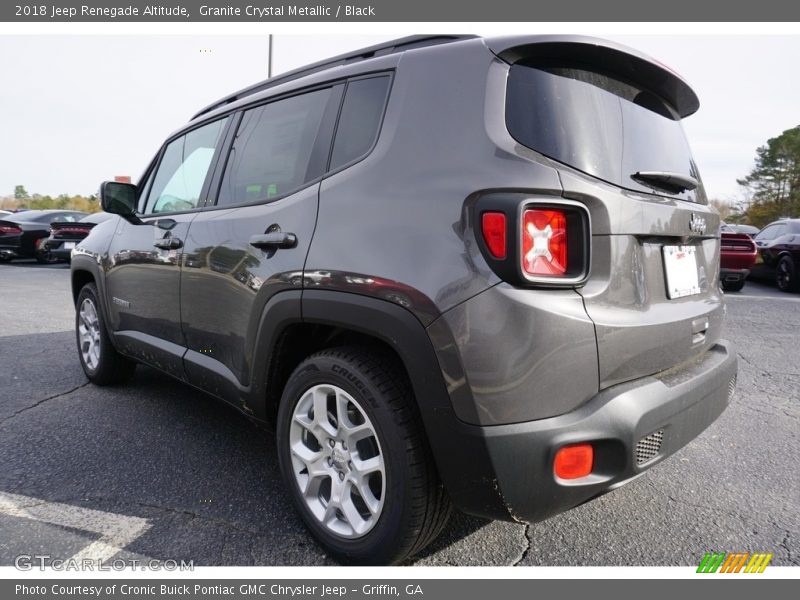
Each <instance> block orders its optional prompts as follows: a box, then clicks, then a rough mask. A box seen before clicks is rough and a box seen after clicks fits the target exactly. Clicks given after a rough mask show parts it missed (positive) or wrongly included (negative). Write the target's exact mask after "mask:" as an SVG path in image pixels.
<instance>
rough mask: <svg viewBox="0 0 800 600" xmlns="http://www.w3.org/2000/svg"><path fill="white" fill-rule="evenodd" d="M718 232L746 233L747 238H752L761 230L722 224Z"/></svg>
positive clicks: (747, 226)
mask: <svg viewBox="0 0 800 600" xmlns="http://www.w3.org/2000/svg"><path fill="white" fill-rule="evenodd" d="M720 231H727V232H729V233H746V234H747V235H749V236H754V235H756V234H757V233H758V232H759V231H761V230H760V229H759V228H758V227H755V226H754V225H739V224H735V223H723V224H722V226H721V227H720Z"/></svg>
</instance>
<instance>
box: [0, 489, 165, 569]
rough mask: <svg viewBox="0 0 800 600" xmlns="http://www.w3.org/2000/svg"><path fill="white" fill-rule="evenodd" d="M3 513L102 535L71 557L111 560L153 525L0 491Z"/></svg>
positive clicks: (143, 520)
mask: <svg viewBox="0 0 800 600" xmlns="http://www.w3.org/2000/svg"><path fill="white" fill-rule="evenodd" d="M0 514H5V515H9V516H12V517H21V518H24V519H32V520H34V521H40V522H42V523H49V524H51V525H59V526H61V527H70V528H72V529H78V530H82V531H88V532H91V533H95V534H97V535H99V536H100V538H99V539H97V540H95V541H93V542H92V543H91V544H89V545H88V546H86V547H85V548H83V549H82V550H80V551H79V552H77V553H76V554H75V555H74V556H71V557H70V559H74V560H83V559H92V560H109V559H110V558H111V557H113V556H114V555H116V554H117V553H119V552H120V551H121V550H122V549H124V548H125V547H126V546H127V545H128V544H130V543H131V542H133V541H134V540H136V539H137V538H138V537H140V536H141V535H142V534H143V533H144V532H145V531H147V530H148V529H150V523H148V521H147V519H143V518H140V517H129V516H127V515H118V514H115V513H110V512H104V511H101V510H93V509H90V508H81V507H78V506H72V505H70V504H61V503H59V502H47V501H45V500H41V499H39V498H31V497H29V496H20V495H18V494H8V493H6V492H0Z"/></svg>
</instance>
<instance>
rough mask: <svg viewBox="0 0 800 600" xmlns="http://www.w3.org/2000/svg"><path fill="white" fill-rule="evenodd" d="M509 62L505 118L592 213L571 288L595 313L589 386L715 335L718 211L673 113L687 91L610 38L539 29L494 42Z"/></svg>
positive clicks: (688, 101)
mask: <svg viewBox="0 0 800 600" xmlns="http://www.w3.org/2000/svg"><path fill="white" fill-rule="evenodd" d="M495 51H496V52H497V54H498V56H500V57H501V58H503V59H504V60H507V61H508V62H511V63H512V64H511V67H510V72H509V77H508V82H507V92H506V125H507V127H508V130H509V132H510V133H511V135H512V136H513V137H514V138H515V139H516V140H517V141H518V142H520V143H521V144H523V145H525V146H526V147H528V148H530V149H532V150H534V151H536V152H538V153H540V154H541V160H543V161H546V162H548V163H550V164H552V166H554V167H555V168H556V169H558V172H559V174H560V177H561V182H562V186H563V190H564V192H563V194H564V196H565V197H566V198H568V199H571V200H575V201H578V202H580V203H581V204H584V205H585V206H586V207H587V208H588V209H589V213H590V217H591V256H590V261H591V269H590V276H589V279H588V280H587V282H586V284H585V285H583V286H582V287H579V288H577V291H578V293H579V294H580V295H581V296H582V297H583V301H584V305H585V308H586V312H587V314H588V315H589V317H590V318H591V320H592V321H593V322H594V325H595V332H596V339H597V349H598V361H599V374H600V387H601V388H605V387H608V386H610V385H614V384H617V383H621V382H624V381H628V380H632V379H635V378H639V377H642V376H646V375H652V374H655V373H659V372H661V371H665V370H667V369H671V368H673V367H675V366H677V365H679V364H681V363H684V362H686V361H688V360H690V359H692V358H693V357H696V356H697V355H699V354H701V353H703V352H704V351H705V350H707V349H708V348H709V347H710V346H712V345H713V344H714V342H715V341H716V340H717V339H718V338H719V335H720V331H721V327H722V317H723V311H724V309H723V300H722V297H721V294H720V291H719V286H718V279H719V238H718V229H719V217H718V215H717V214H716V212H715V211H713V210H711V209H710V208H709V207H708V206H707V202H706V197H705V193H704V191H703V186H702V182H701V181H700V176H699V174H698V171H697V168H696V166H695V163H694V160H693V158H692V154H691V152H690V150H689V145H688V143H687V141H686V137H685V135H684V132H683V129H682V126H681V120H682V119H683V118H684V117H685V116H688V115H689V114H691V113H692V112H694V111H695V110H697V108H698V103H697V98H696V96H695V95H694V93H693V92H692V90H691V89H690V88H689V87H688V85H687V84H686V83H685V82H684V81H683V80H682V79H680V77H678V76H677V75H676V74H675V73H673V72H672V71H670V70H669V69H667V68H666V67H663V66H662V65H659V64H657V63H655V62H654V61H652V60H650V59H648V58H647V57H644V56H643V55H640V54H638V53H635V52H633V51H630V52H629V51H628V50H627V49H624V48H622V47H620V46H616V45H614V44H611V43H608V44H605V43H600V42H597V41H594V40H592V41H591V42H586V41H574V42H573V41H567V42H565V41H552V42H550V41H547V40H545V41H544V42H543V43H531V44H527V45H524V46H516V47H513V48H505V49H495Z"/></svg>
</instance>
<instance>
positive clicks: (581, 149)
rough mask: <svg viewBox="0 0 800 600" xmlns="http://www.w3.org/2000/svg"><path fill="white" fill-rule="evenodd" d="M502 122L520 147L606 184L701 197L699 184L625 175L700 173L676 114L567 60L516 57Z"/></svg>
mask: <svg viewBox="0 0 800 600" xmlns="http://www.w3.org/2000/svg"><path fill="white" fill-rule="evenodd" d="M506 125H507V127H508V131H509V133H511V135H512V136H513V137H514V138H515V139H516V140H517V141H519V142H520V143H522V144H524V145H525V146H528V147H529V148H532V149H533V150H536V151H538V152H541V153H542V154H544V155H546V156H548V157H550V158H552V159H554V160H557V161H559V162H562V163H565V164H568V165H570V166H572V167H574V168H576V169H578V170H580V171H583V172H585V173H588V174H589V175H593V176H595V177H598V178H599V179H603V180H605V181H607V182H609V183H613V184H615V185H618V186H620V187H624V188H628V189H633V190H642V191H647V192H650V193H653V192H655V193H659V194H668V195H672V196H677V197H679V198H681V199H684V200H691V201H696V202H702V203H705V202H706V198H705V193H704V191H703V188H702V185H700V186H699V187H698V188H697V189H695V190H692V191H684V192H680V193H674V192H665V191H664V190H659V189H654V188H653V187H651V186H648V185H645V184H643V183H642V182H641V181H637V180H636V179H634V178H633V177H632V176H633V175H635V174H636V173H638V172H648V171H650V172H652V171H664V172H672V173H678V174H681V175H688V176H690V177H693V178H694V179H697V180H698V181H699V179H700V176H699V174H698V172H697V168H696V166H695V163H694V160H693V159H692V154H691V151H690V149H689V145H688V143H687V141H686V137H685V135H684V133H683V128H682V126H681V122H680V118H679V116H678V115H677V113H676V112H675V111H674V110H673V108H672V107H671V106H669V105H668V104H667V103H666V102H665V101H664V100H662V99H661V98H660V97H659V96H657V95H655V94H653V93H651V92H649V91H647V90H645V89H642V88H640V87H639V86H637V85H634V84H632V83H629V82H624V81H620V80H618V79H615V78H614V77H610V76H607V75H604V74H602V73H597V72H594V71H589V70H586V69H583V68H576V67H572V66H564V65H552V64H539V63H536V62H530V63H517V64H515V65H513V66H512V67H511V70H510V73H509V78H508V88H507V94H506Z"/></svg>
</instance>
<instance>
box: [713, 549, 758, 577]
mask: <svg viewBox="0 0 800 600" xmlns="http://www.w3.org/2000/svg"><path fill="white" fill-rule="evenodd" d="M771 560H772V554H771V553H767V552H754V553H753V554H750V553H749V552H706V555H705V556H704V557H703V560H701V561H700V566H699V567H697V572H698V573H763V572H764V569H766V568H767V565H768V564H769V561H771Z"/></svg>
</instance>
